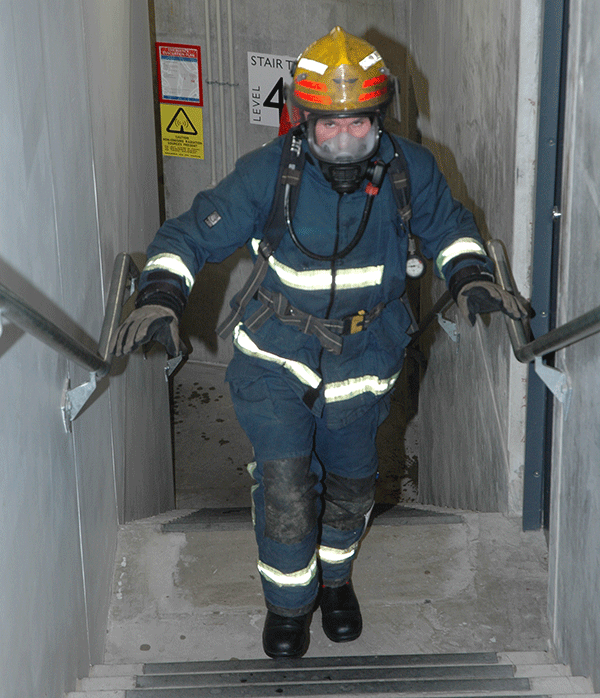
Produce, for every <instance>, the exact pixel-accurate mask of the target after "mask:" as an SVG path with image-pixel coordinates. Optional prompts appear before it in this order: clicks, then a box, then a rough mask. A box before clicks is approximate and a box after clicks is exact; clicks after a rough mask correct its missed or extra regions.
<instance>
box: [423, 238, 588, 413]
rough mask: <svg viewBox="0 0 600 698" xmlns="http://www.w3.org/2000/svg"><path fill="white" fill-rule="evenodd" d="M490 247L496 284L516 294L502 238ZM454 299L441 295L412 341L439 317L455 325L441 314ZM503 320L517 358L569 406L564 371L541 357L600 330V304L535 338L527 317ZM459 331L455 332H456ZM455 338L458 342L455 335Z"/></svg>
mask: <svg viewBox="0 0 600 698" xmlns="http://www.w3.org/2000/svg"><path fill="white" fill-rule="evenodd" d="M487 249H488V254H489V256H490V258H491V259H492V261H493V262H494V265H495V267H496V281H497V283H498V284H499V285H500V286H501V287H502V288H503V289H504V290H506V291H509V292H510V293H516V291H515V289H516V285H515V283H514V281H513V277H512V274H511V272H510V267H509V265H508V261H507V259H506V252H505V250H504V244H503V243H502V241H501V240H491V241H490V242H488V243H487ZM453 302H454V301H453V300H452V296H451V295H450V293H449V291H446V292H445V293H444V294H442V295H441V296H440V298H439V299H438V300H437V302H436V303H435V305H434V306H433V308H432V309H431V310H430V311H429V313H427V315H426V316H425V317H424V318H423V320H422V321H421V323H420V324H419V327H418V329H417V331H416V332H415V333H414V334H413V335H411V344H413V343H414V342H416V340H417V339H418V338H419V337H420V336H421V335H422V334H423V333H424V332H425V330H426V329H427V328H428V327H429V325H430V324H431V323H432V322H433V321H434V320H435V319H436V317H437V319H438V321H439V322H440V324H442V323H444V324H445V325H453V324H452V323H450V322H449V321H447V320H445V319H444V318H443V317H442V313H443V312H444V311H445V310H446V309H447V308H448V307H450V305H451V304H452V303H453ZM504 319H505V321H506V327H507V329H508V335H509V338H510V342H511V345H512V350H513V354H514V356H515V358H516V359H517V361H519V362H521V363H524V364H527V363H530V362H531V361H535V370H536V373H537V374H538V376H539V377H540V378H541V380H542V381H544V383H545V384H546V385H547V387H548V388H549V389H550V390H551V391H552V392H553V393H554V395H555V397H556V398H557V399H558V400H560V401H561V402H563V403H566V407H567V408H568V404H569V399H570V388H569V387H568V384H567V378H566V376H565V374H563V373H562V371H559V370H557V369H556V368H554V367H551V366H547V365H546V364H544V363H543V361H542V357H543V356H545V355H546V354H550V353H552V352H555V351H558V350H559V349H564V348H565V347H568V346H570V345H571V344H575V343H576V342H579V341H580V340H582V339H585V338H586V337H590V336H591V335H593V334H596V333H598V332H600V306H598V307H597V308H594V309H593V310H590V311H589V312H587V313H584V314H583V315H580V316H579V317H577V318H575V319H574V320H570V321H569V322H567V323H565V324H564V325H561V326H560V327H556V328H555V329H553V330H550V332H547V333H546V334H544V335H542V336H541V337H537V338H536V339H533V338H532V334H531V329H530V327H529V322H528V321H527V320H521V319H520V320H513V319H512V318H510V317H508V316H507V315H505V316H504ZM442 326H444V325H442ZM453 327H454V325H453ZM445 329H446V328H445ZM446 332H448V329H446ZM456 334H457V333H456V332H455V333H454V335H456ZM453 338H454V340H455V341H457V340H456V337H453Z"/></svg>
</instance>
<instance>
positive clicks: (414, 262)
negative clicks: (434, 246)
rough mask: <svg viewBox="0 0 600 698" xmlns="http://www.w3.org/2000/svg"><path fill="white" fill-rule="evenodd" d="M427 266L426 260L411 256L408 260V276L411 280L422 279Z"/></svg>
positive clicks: (416, 255) (414, 254)
mask: <svg viewBox="0 0 600 698" xmlns="http://www.w3.org/2000/svg"><path fill="white" fill-rule="evenodd" d="M426 268H427V266H426V264H425V260H424V259H423V258H422V257H420V256H419V255H418V254H416V253H413V254H409V255H408V257H407V258H406V275H407V276H408V277H409V278H411V279H420V278H421V277H422V276H423V274H424V273H425V270H426Z"/></svg>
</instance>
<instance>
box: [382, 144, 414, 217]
mask: <svg viewBox="0 0 600 698" xmlns="http://www.w3.org/2000/svg"><path fill="white" fill-rule="evenodd" d="M391 138H392V142H393V145H394V150H395V151H396V155H395V157H394V158H393V159H392V161H391V162H390V165H389V167H388V176H389V178H390V182H391V183H392V191H393V193H394V200H395V201H396V207H397V209H398V213H399V215H400V218H401V219H402V222H403V223H404V225H405V226H406V228H407V229H408V228H409V225H410V224H409V221H410V219H411V218H412V208H411V205H410V178H409V176H408V165H407V163H406V158H405V157H404V153H403V152H402V148H401V147H400V146H399V144H398V143H397V142H396V140H395V139H394V138H393V136H391Z"/></svg>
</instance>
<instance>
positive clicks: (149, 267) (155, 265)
mask: <svg viewBox="0 0 600 698" xmlns="http://www.w3.org/2000/svg"><path fill="white" fill-rule="evenodd" d="M156 270H161V271H170V272H171V273H172V274H177V276H181V277H182V278H183V279H184V281H185V284H186V286H187V287H188V290H191V289H192V286H193V285H194V277H193V275H192V272H191V271H190V270H189V269H188V268H187V267H186V266H185V264H184V262H183V259H181V257H179V256H178V255H176V254H171V253H169V252H164V253H162V254H157V255H156V256H155V257H151V258H150V259H149V260H148V261H147V262H146V266H145V267H144V271H156Z"/></svg>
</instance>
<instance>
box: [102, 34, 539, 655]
mask: <svg viewBox="0 0 600 698" xmlns="http://www.w3.org/2000/svg"><path fill="white" fill-rule="evenodd" d="M292 77H293V79H292V84H291V87H290V93H291V94H290V100H291V107H292V108H291V110H290V115H291V122H292V129H291V130H290V132H289V133H288V134H287V135H285V136H280V137H279V138H277V139H275V140H274V141H273V142H271V143H269V144H267V145H266V146H264V147H263V148H261V149H259V150H257V151H254V152H251V153H250V154H248V155H245V156H244V157H242V158H241V159H240V160H239V161H238V163H237V164H236V167H235V170H234V171H233V172H232V173H231V174H229V175H228V176H227V177H225V179H224V180H223V181H222V182H221V183H220V184H218V185H217V186H216V187H215V188H214V189H212V190H209V191H203V192H201V193H199V194H198V195H197V196H196V197H195V199H194V201H193V203H192V206H191V208H190V209H189V211H187V212H186V213H184V214H182V215H181V216H179V217H178V218H175V219H172V220H167V221H166V222H165V223H164V224H163V225H162V227H161V228H160V230H159V231H158V233H157V234H156V236H155V238H154V240H153V241H152V243H151V244H150V246H149V248H148V262H147V264H146V266H145V267H144V269H143V271H142V274H141V277H140V283H139V293H138V296H137V300H136V309H135V310H134V311H133V312H132V313H131V315H130V316H129V317H128V318H127V319H126V320H125V321H124V322H123V324H122V325H121V327H120V328H119V331H118V333H117V336H116V339H115V342H114V351H115V353H116V354H117V355H122V354H126V353H129V352H131V351H133V350H135V349H136V348H138V347H140V346H142V345H144V344H146V343H147V342H149V341H150V340H158V341H159V342H162V343H163V344H164V345H165V347H166V349H167V351H168V353H169V354H171V355H176V354H177V353H178V352H179V337H178V322H179V319H180V318H181V314H182V313H183V310H184V308H185V305H186V301H187V298H188V296H189V293H190V290H191V288H192V285H193V283H194V278H195V276H196V274H197V273H198V272H199V271H200V269H201V268H202V266H203V265H204V263H205V262H221V261H222V260H224V259H225V258H226V257H227V256H228V255H230V254H231V253H232V252H234V251H235V250H236V249H237V248H239V247H240V246H242V245H248V249H249V251H250V253H251V255H252V257H253V259H254V260H255V266H254V270H253V273H252V274H251V276H250V278H249V279H248V281H247V283H246V285H245V286H244V288H243V289H242V290H241V291H240V292H239V293H238V294H237V296H236V298H235V299H234V301H233V302H232V311H231V315H230V317H229V318H227V320H225V321H224V322H223V324H222V325H221V327H220V328H219V330H218V331H219V333H220V334H221V335H226V334H227V333H228V332H231V333H232V334H233V344H234V356H233V359H232V360H231V362H230V364H229V366H228V368H227V373H226V380H227V381H228V383H229V387H230V391H231V396H232V401H233V405H234V408H235V411H236V415H237V418H238V420H239V422H240V424H241V426H242V427H243V429H244V430H245V432H246V433H247V435H248V437H249V439H250V441H251V442H252V445H253V449H254V459H255V460H254V462H253V463H252V464H251V465H250V466H249V471H250V474H251V475H252V477H253V478H254V481H255V484H254V486H253V487H252V513H253V523H254V530H255V534H256V541H257V545H258V570H259V572H260V578H261V582H262V586H263V592H264V597H265V603H266V607H267V614H266V620H265V624H264V629H263V636H262V640H263V648H264V651H265V652H266V654H267V655H269V656H270V657H274V658H278V657H299V656H302V655H303V654H304V653H305V652H306V650H307V648H308V643H309V637H310V634H309V627H310V623H311V617H312V614H313V611H314V610H315V608H317V607H320V610H321V616H322V626H323V630H324V632H325V634H326V635H327V637H328V638H329V639H330V640H332V641H334V642H346V641H351V640H354V639H356V638H357V637H358V636H359V635H360V633H361V630H362V617H361V612H360V607H359V603H358V600H357V597H356V594H355V592H354V589H353V586H352V581H351V570H352V564H353V561H354V558H355V557H356V554H357V550H358V546H359V543H360V541H361V537H362V536H363V533H364V531H365V528H366V524H367V521H368V517H369V514H370V512H371V509H372V507H373V503H374V490H375V480H376V477H377V452H376V448H375V436H376V432H377V428H378V426H379V425H380V424H381V422H382V420H383V419H385V417H386V416H387V414H388V410H389V401H390V390H391V389H392V387H393V386H394V383H395V381H396V379H397V378H398V375H399V373H400V369H401V367H402V362H403V356H404V350H405V348H406V346H407V344H408V343H409V340H410V337H409V335H408V334H407V330H408V329H409V326H410V322H411V320H410V314H409V312H408V310H407V308H406V306H405V304H404V302H403V299H402V296H403V293H404V291H405V285H406V268H407V254H408V252H407V250H408V223H409V219H410V224H411V226H412V233H413V234H414V235H415V236H417V237H418V238H419V240H420V247H421V250H422V252H423V254H424V255H425V256H426V257H428V258H431V259H433V260H434V264H435V270H436V273H437V274H438V276H439V277H441V278H442V279H445V281H446V282H447V284H448V287H449V289H450V291H451V292H452V294H453V296H454V298H455V300H456V301H457V303H458V305H459V307H460V308H461V310H462V311H463V312H464V313H465V314H466V315H467V316H468V317H469V319H470V321H471V324H473V323H474V321H475V315H476V314H477V313H481V312H491V311H496V310H501V311H503V312H504V313H506V314H508V315H509V316H510V317H513V318H520V317H523V316H524V315H525V312H526V311H525V309H524V308H523V306H522V305H521V304H520V302H519V301H518V300H517V299H515V298H514V297H513V296H512V295H510V294H508V293H506V292H505V291H503V290H502V289H501V288H500V287H499V286H497V285H496V284H495V283H494V274H493V265H492V263H491V261H490V259H489V258H488V257H487V256H486V252H485V248H484V246H483V243H482V239H481V237H480V235H479V233H478V231H477V228H476V226H475V223H474V220H473V217H472V215H471V213H470V212H469V211H467V210H466V209H465V208H464V207H463V206H461V205H460V204H459V203H458V202H457V201H455V200H454V199H453V198H452V196H451V194H450V191H449V188H448V186H447V183H446V181H445V180H444V178H443V176H442V174H441V173H440V171H439V170H438V168H437V166H436V163H435V160H434V158H433V156H432V155H431V153H430V152H429V151H427V150H426V149H425V148H423V147H421V146H419V145H417V144H415V143H412V142H409V141H407V140H404V139H400V138H396V137H393V136H392V135H391V134H389V133H388V132H386V130H385V129H384V126H383V118H384V114H385V109H386V107H387V105H388V103H389V101H390V99H391V96H392V89H393V87H392V79H391V77H390V74H389V72H388V70H387V68H386V66H385V64H384V62H383V60H382V58H381V56H380V55H379V53H378V52H377V50H376V49H375V48H374V47H373V46H371V45H370V44H368V43H367V42H366V41H364V40H362V39H360V38H357V37H355V36H352V35H351V34H348V33H347V32H345V31H344V30H343V29H341V28H340V27H335V28H334V29H333V30H332V31H331V32H330V33H329V34H327V35H326V36H324V37H322V38H321V39H319V40H317V41H316V42H314V43H313V44H311V45H310V46H309V47H308V48H307V49H306V50H305V51H304V52H303V53H302V54H301V55H300V57H299V59H298V61H297V63H296V66H295V68H294V71H293V76H292Z"/></svg>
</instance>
